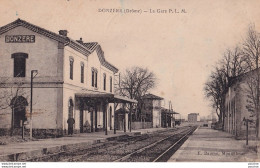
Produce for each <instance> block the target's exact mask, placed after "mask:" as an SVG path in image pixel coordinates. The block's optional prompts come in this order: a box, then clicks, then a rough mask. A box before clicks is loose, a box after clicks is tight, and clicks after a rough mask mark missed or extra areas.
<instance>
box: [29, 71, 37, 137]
mask: <svg viewBox="0 0 260 168" xmlns="http://www.w3.org/2000/svg"><path fill="white" fill-rule="evenodd" d="M34 72H35V73H36V74H35V75H34V76H33V73H34ZM37 74H38V71H37V70H31V104H30V105H31V107H30V139H31V140H32V103H33V78H34V77H35V76H36V75H37Z"/></svg>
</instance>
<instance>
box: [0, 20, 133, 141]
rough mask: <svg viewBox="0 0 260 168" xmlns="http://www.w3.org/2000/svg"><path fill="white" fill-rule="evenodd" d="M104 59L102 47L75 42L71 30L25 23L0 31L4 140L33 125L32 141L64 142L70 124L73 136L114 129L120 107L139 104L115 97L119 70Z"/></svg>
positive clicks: (0, 125) (0, 122)
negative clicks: (55, 139) (34, 138)
mask: <svg viewBox="0 0 260 168" xmlns="http://www.w3.org/2000/svg"><path fill="white" fill-rule="evenodd" d="M104 55H105V54H104V51H103V50H102V48H101V45H100V44H99V43H97V42H87V43H86V42H83V40H82V38H80V39H79V40H73V39H71V38H70V37H68V31H67V30H60V31H59V33H58V34H56V33H54V32H51V31H49V30H46V29H44V28H41V27H39V26H36V25H33V24H31V23H28V22H26V21H24V20H21V19H17V20H16V21H14V22H12V23H10V24H7V25H5V26H2V27H0V59H1V71H0V93H1V95H2V96H1V99H0V114H1V115H0V131H1V134H2V135H3V134H8V132H10V131H11V132H13V133H15V132H18V133H19V131H20V130H21V127H22V125H23V124H32V128H33V135H34V136H39V137H41V136H42V135H44V134H45V135H46V134H51V135H55V136H61V135H64V134H67V130H68V127H69V125H68V123H67V121H68V119H69V118H73V119H74V120H75V124H74V125H73V129H74V132H81V133H82V132H94V131H107V130H113V129H116V128H117V126H116V123H115V121H116V119H115V116H118V115H116V114H115V109H116V107H117V104H119V103H120V104H126V103H136V101H135V100H132V99H127V98H125V97H121V96H118V95H115V94H114V78H115V74H116V73H118V69H117V68H116V67H115V66H114V65H112V64H111V63H109V62H108V61H107V60H106V59H105V56H104ZM36 70H37V71H36ZM36 72H37V73H36ZM35 75H37V76H35ZM32 80H33V87H32V85H31V82H32ZM31 88H33V96H31V94H30V93H31ZM31 100H33V101H31ZM31 104H32V107H33V108H32V113H30V110H31V109H30V105H31ZM31 114H32V115H31ZM31 116H32V120H31V119H30V118H31ZM126 116H127V114H125V115H124V116H123V117H125V118H124V120H127V117H126ZM121 117H122V116H121ZM126 122H128V121H126ZM26 128H27V130H28V125H27V126H26Z"/></svg>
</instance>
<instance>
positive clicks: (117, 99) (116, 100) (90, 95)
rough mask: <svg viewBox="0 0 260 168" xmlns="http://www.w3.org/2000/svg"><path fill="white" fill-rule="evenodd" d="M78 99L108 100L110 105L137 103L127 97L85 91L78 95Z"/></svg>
mask: <svg viewBox="0 0 260 168" xmlns="http://www.w3.org/2000/svg"><path fill="white" fill-rule="evenodd" d="M75 96H76V97H78V98H96V99H107V100H108V102H109V103H137V101H136V100H134V99H129V98H127V97H123V96H119V95H114V94H112V93H102V92H93V91H84V92H81V93H76V94H75Z"/></svg>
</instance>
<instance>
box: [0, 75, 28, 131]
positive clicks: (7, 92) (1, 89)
mask: <svg viewBox="0 0 260 168" xmlns="http://www.w3.org/2000/svg"><path fill="white" fill-rule="evenodd" d="M23 85H24V83H23V82H13V81H9V80H8V79H3V78H1V82H0V110H1V113H0V115H1V116H4V115H8V114H9V113H8V112H6V111H8V110H7V109H12V113H13V112H14V109H19V108H22V107H23V106H24V103H25V102H23V101H22V99H20V97H21V96H22V97H25V99H28V94H27V93H26V92H25V90H24V89H23ZM13 115H14V114H12V116H13ZM12 132H13V117H12V124H11V135H12Z"/></svg>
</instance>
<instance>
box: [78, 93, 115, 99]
mask: <svg viewBox="0 0 260 168" xmlns="http://www.w3.org/2000/svg"><path fill="white" fill-rule="evenodd" d="M75 95H76V97H82V98H114V95H113V94H111V93H100V92H82V93H76V94H75Z"/></svg>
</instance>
